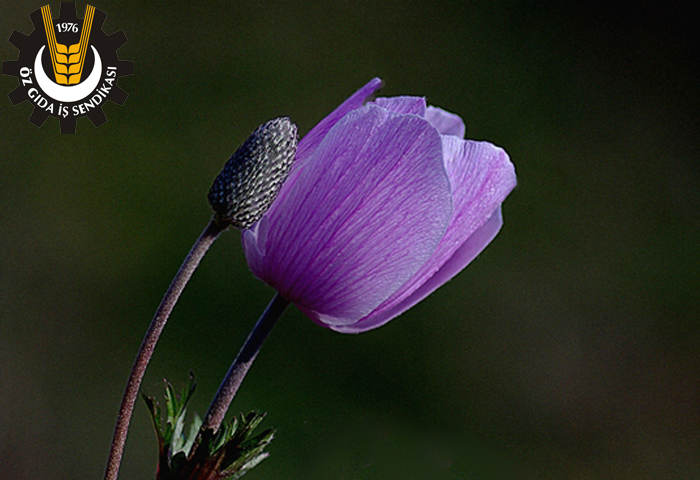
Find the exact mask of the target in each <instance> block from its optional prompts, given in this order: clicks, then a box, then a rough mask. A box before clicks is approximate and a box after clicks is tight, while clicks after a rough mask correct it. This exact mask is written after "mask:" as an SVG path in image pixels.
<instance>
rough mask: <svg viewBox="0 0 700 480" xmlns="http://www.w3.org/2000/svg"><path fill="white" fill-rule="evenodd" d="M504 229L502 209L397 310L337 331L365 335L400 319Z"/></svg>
mask: <svg viewBox="0 0 700 480" xmlns="http://www.w3.org/2000/svg"><path fill="white" fill-rule="evenodd" d="M502 225H503V217H502V215H501V207H500V206H499V207H498V210H496V212H495V213H494V214H493V215H491V218H489V219H488V220H487V221H486V223H485V224H484V225H482V226H481V228H479V229H478V230H477V231H476V232H474V234H473V235H472V236H470V237H469V238H468V239H467V241H466V242H464V243H463V244H462V245H461V246H460V247H459V248H458V249H457V251H456V252H455V254H454V255H453V256H452V258H450V259H449V260H448V261H447V263H445V264H444V265H443V266H442V268H441V269H440V270H438V272H437V273H436V274H435V275H433V276H432V277H431V278H430V279H429V280H428V281H427V282H425V283H424V284H423V285H421V286H420V287H419V288H418V289H417V290H416V291H414V292H413V293H412V294H411V295H409V296H408V297H406V298H404V299H403V300H402V301H401V302H399V303H397V304H396V305H394V306H393V307H390V308H385V309H381V310H380V309H377V310H376V311H375V312H373V313H372V314H371V315H369V316H367V317H365V318H363V319H362V320H360V321H359V322H357V323H355V324H352V325H347V326H340V327H335V328H333V330H335V331H337V332H341V333H361V332H366V331H367V330H371V329H373V328H377V327H380V326H382V325H384V324H385V323H387V322H388V321H390V320H391V319H393V318H396V317H397V316H399V315H400V314H402V313H403V312H405V311H406V310H408V309H409V308H411V307H413V306H414V305H416V304H417V303H418V302H420V301H421V300H423V299H424V298H425V297H427V296H428V295H430V294H431V293H433V292H434V291H435V290H437V289H438V288H439V287H441V286H442V285H443V284H445V283H446V282H447V281H448V280H450V279H451V278H452V277H454V276H455V275H457V274H458V273H459V272H461V271H462V270H463V269H464V267H465V266H467V265H468V264H469V263H471V261H472V260H474V259H475V258H476V257H477V255H479V254H480V253H481V251H482V250H483V249H484V248H486V247H487V246H488V244H489V243H491V240H493V239H494V238H495V237H496V234H498V231H499V230H500V229H501V226H502Z"/></svg>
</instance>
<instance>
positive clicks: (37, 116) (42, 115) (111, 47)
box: [2, 2, 134, 133]
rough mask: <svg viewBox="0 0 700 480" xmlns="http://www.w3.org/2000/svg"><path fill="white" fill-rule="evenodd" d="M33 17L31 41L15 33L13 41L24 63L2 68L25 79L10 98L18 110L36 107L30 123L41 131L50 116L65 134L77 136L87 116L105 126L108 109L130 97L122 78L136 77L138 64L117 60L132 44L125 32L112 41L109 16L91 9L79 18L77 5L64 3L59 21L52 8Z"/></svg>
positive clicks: (115, 34) (113, 37)
mask: <svg viewBox="0 0 700 480" xmlns="http://www.w3.org/2000/svg"><path fill="white" fill-rule="evenodd" d="M29 17H30V18H31V20H32V23H34V31H33V32H32V33H31V35H29V36H26V35H24V34H22V33H20V32H18V31H16V30H15V31H14V32H13V33H12V36H11V37H10V43H12V44H13V45H14V46H15V47H17V48H18V49H19V50H20V54H19V58H18V59H17V60H13V61H9V62H3V64H2V73H4V74H5V75H13V76H16V77H18V78H19V87H17V88H16V89H15V90H13V91H12V92H11V93H10V94H9V97H10V100H11V101H12V104H13V105H16V104H18V103H21V102H24V101H25V100H29V101H30V102H31V103H32V104H34V111H33V112H32V115H31V117H30V118H29V121H30V122H31V123H33V124H34V125H36V126H37V127H40V126H41V125H43V123H44V122H45V121H46V119H47V118H48V117H49V116H52V117H57V118H58V119H59V123H60V125H61V133H75V127H76V123H77V120H78V118H79V117H83V116H87V117H88V118H89V119H90V120H92V123H93V124H94V125H95V126H96V127H99V126H100V125H102V124H103V123H105V122H106V121H107V117H105V114H104V112H103V110H102V106H103V105H104V103H105V102H106V101H107V100H110V101H112V102H115V103H118V104H119V105H123V104H124V102H125V101H126V98H127V96H128V95H127V94H126V92H124V90H122V89H121V88H119V87H118V86H117V78H118V77H121V76H124V75H131V74H132V73H134V64H133V62H128V61H123V60H119V58H118V57H117V50H118V49H119V47H121V46H122V45H124V43H126V41H127V39H126V35H124V32H123V31H121V30H120V31H118V32H116V33H113V34H112V35H109V36H108V35H106V34H105V33H104V32H103V31H102V24H103V23H104V21H105V18H106V17H107V15H105V13H104V12H102V11H101V10H98V9H97V8H95V7H93V6H91V5H88V6H87V7H86V9H85V18H78V17H77V15H76V10H75V3H73V2H63V3H61V12H60V15H59V17H58V18H52V16H51V9H50V7H49V6H48V5H45V6H43V7H41V8H40V9H39V10H36V11H35V12H33V13H32V14H31V15H30V16H29Z"/></svg>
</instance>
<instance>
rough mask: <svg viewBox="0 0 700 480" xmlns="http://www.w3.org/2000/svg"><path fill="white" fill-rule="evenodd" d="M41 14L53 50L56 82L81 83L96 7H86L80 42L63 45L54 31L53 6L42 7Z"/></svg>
mask: <svg viewBox="0 0 700 480" xmlns="http://www.w3.org/2000/svg"><path fill="white" fill-rule="evenodd" d="M41 16H42V18H43V19H44V27H45V28H46V41H47V43H48V46H49V51H50V52H51V64H52V65H53V73H54V76H55V77H56V83H58V84H60V85H75V84H77V83H80V77H81V75H82V73H83V64H84V62H85V54H86V53H87V49H88V40H89V39H90V28H91V27H92V19H93V17H94V16H95V7H93V6H92V5H88V6H87V8H86V9H85V19H84V20H83V28H82V31H81V32H80V42H79V43H76V44H75V45H70V46H68V45H61V44H60V43H56V34H55V33H54V31H53V19H52V18H51V8H50V7H49V6H48V5H44V6H43V7H41Z"/></svg>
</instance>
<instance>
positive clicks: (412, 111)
mask: <svg viewBox="0 0 700 480" xmlns="http://www.w3.org/2000/svg"><path fill="white" fill-rule="evenodd" d="M374 103H376V104H377V105H379V106H380V107H382V108H386V109H387V110H389V111H390V112H394V113H403V114H404V115H418V116H419V117H425V110H426V108H427V105H426V103H425V98H423V97H379V98H377V99H376V100H375V101H374Z"/></svg>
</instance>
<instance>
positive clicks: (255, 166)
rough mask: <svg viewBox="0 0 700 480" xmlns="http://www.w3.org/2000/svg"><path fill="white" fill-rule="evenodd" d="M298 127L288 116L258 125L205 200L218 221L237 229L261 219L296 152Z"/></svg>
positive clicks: (215, 181)
mask: <svg viewBox="0 0 700 480" xmlns="http://www.w3.org/2000/svg"><path fill="white" fill-rule="evenodd" d="M297 143H298V137H297V127H296V125H295V124H294V123H293V122H292V121H291V120H290V119H289V118H287V117H280V118H276V119H274V120H270V121H269V122H267V123H264V124H262V125H260V126H259V127H258V128H257V129H256V130H255V131H254V132H253V133H252V134H251V135H250V137H248V139H247V140H246V141H245V142H244V143H243V145H241V146H240V147H239V148H238V150H236V153H234V154H233V155H232V156H231V158H230V159H229V161H228V162H226V165H224V169H223V170H222V171H221V173H219V175H218V176H217V177H216V179H215V180H214V184H213V185H212V186H211V189H210V190H209V194H208V195H207V198H208V199H209V204H210V205H211V208H213V209H214V212H216V217H217V220H218V221H219V222H220V223H223V224H230V225H233V226H235V227H238V228H240V229H246V228H249V227H251V226H252V225H253V224H254V223H255V222H257V221H258V220H260V218H262V216H263V215H264V214H265V212H266V211H267V210H268V209H269V208H270V205H272V202H273V201H274V200H275V198H277V194H278V193H279V191H280V189H281V188H282V185H283V184H284V181H285V180H286V179H287V175H288V174H289V170H290V169H291V167H292V163H293V162H294V158H295V156H296V151H297Z"/></svg>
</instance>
